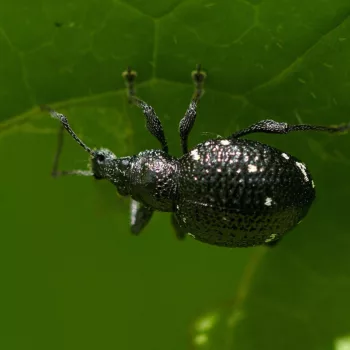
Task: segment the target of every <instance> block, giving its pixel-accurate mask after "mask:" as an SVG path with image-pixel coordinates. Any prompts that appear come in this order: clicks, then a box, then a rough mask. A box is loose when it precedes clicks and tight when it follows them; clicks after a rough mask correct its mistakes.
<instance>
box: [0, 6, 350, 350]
mask: <svg viewBox="0 0 350 350" xmlns="http://www.w3.org/2000/svg"><path fill="white" fill-rule="evenodd" d="M349 14H350V3H349V2H348V0H332V1H330V0H329V1H322V2H320V1H316V0H309V1H301V0H285V1H283V2H281V1H277V0H264V1H263V0H235V1H229V0H221V1H212V0H211V1H209V0H189V1H178V0H176V1H175V0H172V1H171V0H167V1H165V0H164V1H162V2H159V1H147V2H144V1H140V0H132V1H116V0H115V1H112V0H111V1H108V0H100V1H97V0H96V1H81V0H80V1H79V0H77V1H74V2H68V1H63V2H58V1H53V0H49V1H45V2H43V1H38V0H33V1H31V2H30V3H28V2H27V1H24V0H16V1H15V2H13V1H9V0H3V1H2V2H1V4H0V62H1V64H0V77H1V80H0V98H1V105H0V161H1V172H0V181H1V186H0V198H1V201H0V212H1V226H0V227H1V237H2V243H1V247H2V250H1V254H0V256H1V257H2V259H3V261H2V264H1V266H2V267H3V269H2V270H3V271H2V272H1V275H2V277H3V279H2V286H3V287H2V292H3V297H2V300H3V301H4V303H3V307H2V311H1V313H2V318H3V319H4V320H6V324H5V326H4V327H3V329H2V331H3V333H2V335H1V341H0V344H1V348H4V349H35V350H38V349H45V350H46V349H74V350H75V349H112V348H118V349H140V348H142V349H145V350H147V349H150V350H151V349H152V350H157V349H168V350H172V349H174V350H175V349H177V350H178V349H187V348H193V347H194V348H196V349H216V350H217V349H220V350H221V349H222V350H229V349H230V350H231V349H240V350H245V349H259V350H260V349H261V350H264V349H268V350H274V349H278V350H279V349H301V350H303V349H308V350H310V349H315V350H316V349H317V350H320V349H321V350H323V349H336V350H342V349H345V348H346V347H345V346H348V344H349V336H350V334H349V333H350V324H349V323H350V322H349V317H348V310H349V309H350V299H349V295H350V277H349V276H350V264H349V261H348V260H349V259H348V256H349V255H348V250H349V247H350V236H349V234H348V232H349V225H348V212H349V209H348V208H349V206H348V198H349V197H350V185H349V181H348V179H349V173H350V156H349V143H350V141H349V136H348V135H345V136H334V135H325V134H313V133H304V134H302V133H300V134H292V135H288V136H285V135H283V136H273V135H256V136H254V139H258V140H260V141H263V142H268V143H269V144H271V145H273V146H276V147H278V148H281V149H283V150H285V151H286V152H289V153H291V154H293V155H295V156H297V157H298V158H300V159H302V160H303V161H305V162H306V163H307V164H308V166H309V168H310V170H311V172H312V174H313V177H314V181H315V183H316V189H317V196H318V198H317V201H316V202H315V204H314V206H313V208H312V210H311V211H310V214H309V215H308V217H307V218H306V219H305V220H304V221H303V223H302V224H300V225H299V226H298V228H296V229H295V230H294V231H293V232H291V233H290V234H288V235H287V236H286V237H285V238H284V239H283V241H282V242H281V243H280V244H279V245H278V246H277V247H275V248H274V249H269V250H267V249H265V248H252V249H223V248H217V247H212V246H209V245H204V244H201V243H199V242H196V241H193V240H192V239H190V238H189V239H187V240H186V241H185V242H177V241H176V239H175V237H174V234H173V232H172V229H171V226H170V224H169V215H168V214H161V213H158V214H157V215H155V217H154V218H153V219H152V221H151V223H150V225H149V226H148V227H147V228H146V229H145V231H144V232H143V234H142V235H141V236H140V237H133V236H131V235H130V234H129V227H128V226H129V216H128V215H129V214H128V209H129V201H128V199H125V198H120V197H118V196H117V195H116V193H115V189H114V188H113V186H112V185H111V184H108V183H105V182H103V181H101V182H97V181H94V180H92V179H89V178H79V177H66V178H60V179H52V178H51V177H50V171H51V166H52V161H53V156H54V152H55V147H56V141H57V140H56V138H57V136H56V135H57V131H58V126H59V125H58V122H57V121H55V120H53V119H52V118H50V117H49V116H48V115H47V113H43V112H40V110H39V107H38V106H39V105H41V104H49V105H50V106H52V107H53V108H55V109H57V110H58V111H60V112H62V113H65V114H66V115H67V117H68V118H69V121H70V123H71V125H72V127H73V128H74V130H75V131H76V132H77V134H78V135H79V136H80V137H81V138H82V139H83V140H84V142H86V143H87V144H88V145H89V146H91V147H100V146H104V147H108V148H110V149H111V150H113V151H114V152H115V153H116V154H117V155H120V156H124V155H130V154H135V153H137V152H139V151H142V150H144V149H147V148H158V147H159V145H158V143H157V141H156V140H154V138H152V137H151V136H150V135H149V134H148V133H147V132H146V131H145V128H144V120H143V116H142V113H141V112H140V111H139V110H138V109H137V108H136V107H132V106H130V105H129V104H128V103H127V100H126V93H125V90H124V82H123V80H122V78H121V73H122V71H123V70H125V68H126V67H127V66H128V65H130V66H132V67H133V68H134V69H136V70H137V72H138V79H137V83H138V85H137V93H138V94H139V95H140V97H142V98H143V99H145V100H146V101H148V102H149V103H150V104H151V105H152V106H153V107H154V108H155V109H156V111H157V113H158V115H159V116H160V117H161V120H162V123H163V125H164V128H165V130H166V136H167V138H168V141H169V142H168V143H169V147H170V151H171V153H172V154H174V155H180V147H179V137H178V133H177V129H178V123H179V120H180V118H181V117H182V116H183V114H184V111H185V110H186V108H187V106H188V103H189V100H190V97H191V95H192V92H193V86H192V83H191V80H190V73H191V71H192V70H193V69H194V67H195V65H196V64H197V63H202V65H203V67H204V68H205V70H206V71H207V73H208V78H207V81H206V93H205V95H204V97H203V100H202V101H201V104H200V109H199V113H198V118H197V122H196V125H195V127H194V130H193V132H192V134H191V136H190V145H192V146H193V145H195V144H196V143H198V142H201V141H203V140H205V139H206V138H208V137H210V138H214V137H216V135H229V134H230V133H232V132H234V131H236V130H239V129H240V128H243V127H246V126H248V125H249V124H252V123H254V122H256V121H258V120H261V119H263V118H266V117H273V118H274V119H276V120H278V121H286V122H288V123H300V122H303V123H313V124H325V125H327V124H338V123H341V122H347V121H348V120H349V110H350V103H349V94H350V78H349V77H350V70H349V57H350V44H349V37H350V19H349ZM203 133H206V135H203ZM208 133H209V136H208ZM87 159H88V157H87V154H86V153H85V152H84V151H83V150H82V149H81V148H80V147H78V146H77V144H76V143H75V142H74V141H73V140H72V139H71V138H69V137H66V138H65V144H64V150H63V156H62V159H61V164H60V166H61V168H62V169H77V168H78V169H79V168H80V169H85V168H86V164H87Z"/></svg>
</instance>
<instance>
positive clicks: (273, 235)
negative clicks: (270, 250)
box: [265, 233, 277, 243]
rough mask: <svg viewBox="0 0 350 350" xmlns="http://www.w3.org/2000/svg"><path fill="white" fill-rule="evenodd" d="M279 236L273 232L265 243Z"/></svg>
mask: <svg viewBox="0 0 350 350" xmlns="http://www.w3.org/2000/svg"><path fill="white" fill-rule="evenodd" d="M276 237H277V234H276V233H271V235H270V237H269V238H268V239H266V240H265V243H269V242H272V241H273V240H274V239H275V238H276Z"/></svg>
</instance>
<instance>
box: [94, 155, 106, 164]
mask: <svg viewBox="0 0 350 350" xmlns="http://www.w3.org/2000/svg"><path fill="white" fill-rule="evenodd" d="M96 160H97V162H98V163H103V162H104V161H105V160H106V157H105V155H104V154H101V153H99V154H97V156H96Z"/></svg>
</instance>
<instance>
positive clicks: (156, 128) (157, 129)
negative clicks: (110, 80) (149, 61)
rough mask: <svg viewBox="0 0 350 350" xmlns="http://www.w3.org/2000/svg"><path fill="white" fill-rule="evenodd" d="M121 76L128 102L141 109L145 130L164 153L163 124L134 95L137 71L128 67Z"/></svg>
mask: <svg viewBox="0 0 350 350" xmlns="http://www.w3.org/2000/svg"><path fill="white" fill-rule="evenodd" d="M122 76H123V78H124V79H125V83H126V86H127V90H128V98H129V102H130V103H132V104H133V105H135V106H137V107H138V108H140V109H141V110H142V112H143V114H144V116H145V118H146V128H147V130H148V131H149V132H150V133H151V134H152V135H153V136H154V137H155V138H156V139H157V140H158V141H159V142H160V144H161V145H162V149H163V151H164V152H165V153H168V144H167V140H166V138H165V135H164V130H163V126H162V123H161V121H160V120H159V118H158V116H157V115H156V112H155V110H154V109H153V107H152V106H150V105H148V104H147V103H146V102H145V101H142V100H140V99H139V98H138V97H136V96H135V79H136V76H137V73H136V72H135V71H133V70H131V68H130V67H128V69H127V70H126V71H125V72H123V74H122Z"/></svg>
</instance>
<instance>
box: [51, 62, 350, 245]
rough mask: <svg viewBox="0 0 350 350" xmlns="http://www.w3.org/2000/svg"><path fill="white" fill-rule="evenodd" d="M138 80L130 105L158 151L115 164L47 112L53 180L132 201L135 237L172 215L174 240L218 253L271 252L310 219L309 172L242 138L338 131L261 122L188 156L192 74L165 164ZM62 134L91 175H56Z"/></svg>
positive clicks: (159, 132) (193, 109) (131, 77)
mask: <svg viewBox="0 0 350 350" xmlns="http://www.w3.org/2000/svg"><path fill="white" fill-rule="evenodd" d="M136 75H137V74H136V72H135V71H133V70H131V68H128V69H127V70H126V71H125V72H124V73H123V77H124V79H125V82H126V86H127V91H128V97H129V101H130V102H131V103H132V104H133V105H135V106H137V107H139V108H140V109H141V110H142V112H143V114H144V116H145V120H146V127H147V129H148V131H149V132H150V133H151V134H152V135H153V136H154V137H156V138H157V139H158V141H159V142H160V144H161V146H162V148H161V149H152V150H145V151H143V152H140V153H139V154H136V155H133V156H127V157H117V156H116V155H115V154H114V153H113V152H111V151H110V150H108V149H105V148H101V149H96V150H92V149H91V148H90V147H88V146H87V145H86V144H85V143H84V142H83V141H82V140H81V139H80V138H79V137H78V136H77V135H76V134H75V133H74V131H73V129H72V128H71V127H70V125H69V123H68V120H67V118H66V117H65V116H64V115H63V114H61V113H58V112H56V111H54V110H52V109H50V108H49V107H47V106H45V107H44V109H46V110H48V111H49V113H50V114H51V116H52V117H53V118H56V119H58V120H59V121H60V122H61V128H60V132H59V140H58V150H57V153H56V156H55V162H54V167H53V172H52V175H53V176H60V175H83V176H93V177H94V178H95V179H107V180H108V181H110V182H112V183H113V184H114V185H115V187H116V188H117V191H118V192H119V194H121V195H122V196H130V197H131V232H132V233H133V234H139V233H140V232H141V231H142V229H143V228H144V227H145V226H146V225H147V223H148V222H149V220H150V219H151V217H152V215H153V213H154V211H161V212H171V213H172V215H171V221H172V225H173V227H174V229H175V232H176V236H177V237H178V238H179V239H183V238H184V237H185V236H186V235H187V234H189V235H191V236H192V237H194V238H195V239H197V240H199V241H201V242H204V243H208V244H212V245H216V246H224V247H251V246H257V245H268V246H274V245H275V244H276V243H277V242H278V241H280V239H281V238H282V236H283V235H284V234H285V233H286V232H288V231H290V230H292V229H293V228H294V227H295V226H296V225H297V224H298V223H299V222H300V221H301V220H302V219H303V218H304V217H305V216H306V214H307V213H308V210H309V208H310V206H311V204H312V202H313V201H314V199H315V186H314V182H313V180H312V177H311V174H310V172H309V170H308V168H307V167H306V166H305V164H304V163H303V162H301V161H300V160H299V159H297V158H295V157H294V156H292V155H290V154H288V153H286V152H283V151H280V150H278V149H276V148H273V147H271V146H269V145H267V144H264V143H260V142H257V141H253V140H247V139H244V138H242V137H243V136H246V135H248V134H252V133H272V134H287V133H290V132H294V131H325V132H330V133H334V132H344V131H347V130H348V129H349V128H350V123H349V124H345V125H340V126H318V125H308V124H300V125H289V124H287V123H283V122H276V121H274V120H270V119H267V120H262V121H259V122H257V123H255V124H253V125H251V126H249V127H247V128H245V129H243V130H240V131H237V132H235V133H233V134H232V135H230V136H229V137H227V138H217V139H211V140H208V141H205V142H203V143H200V144H198V145H197V146H195V147H194V148H192V149H191V150H190V151H189V150H188V136H189V134H190V131H191V129H192V128H193V125H194V122H195V119H196V115H197V106H198V103H199V101H200V98H201V96H202V95H203V91H204V90H203V85H204V80H205V78H206V73H205V72H204V71H203V70H202V69H201V67H200V65H198V66H197V68H196V70H195V71H194V72H192V79H193V82H194V85H195V91H194V94H193V97H192V99H191V102H190V104H189V106H188V108H187V111H186V113H185V115H184V117H183V118H182V119H181V121H180V124H179V133H180V139H181V146H182V153H183V155H182V156H181V157H180V158H175V157H173V156H171V155H170V154H169V152H168V145H167V141H166V138H165V136H164V131H163V127H162V124H161V122H160V120H159V118H158V117H157V115H156V113H155V110H154V109H153V108H152V107H151V106H150V105H148V104H147V103H146V102H144V101H143V100H141V99H139V98H138V97H136V96H135V89H134V82H135V78H136ZM64 129H65V130H66V131H67V132H68V133H69V134H70V135H71V136H72V137H73V138H74V139H75V141H76V142H77V143H78V144H79V145H80V146H82V147H83V148H84V149H85V151H87V152H88V153H89V154H90V159H91V170H73V171H58V170H57V169H58V158H59V155H60V153H61V149H62V143H63V131H64Z"/></svg>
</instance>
